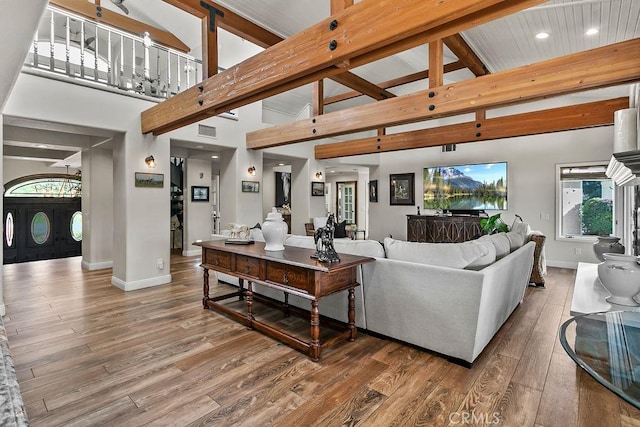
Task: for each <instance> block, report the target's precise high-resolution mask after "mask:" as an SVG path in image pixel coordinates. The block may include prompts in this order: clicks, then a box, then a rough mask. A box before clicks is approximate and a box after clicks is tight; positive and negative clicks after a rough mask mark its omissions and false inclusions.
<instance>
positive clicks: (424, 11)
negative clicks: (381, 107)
mask: <svg viewBox="0 0 640 427" xmlns="http://www.w3.org/2000/svg"><path fill="white" fill-rule="evenodd" d="M185 1H186V0H185ZM541 3H544V0H485V1H483V2H478V1H477V0H456V1H441V0H401V1H400V0H363V1H361V2H359V3H357V4H355V5H353V6H351V7H348V8H346V9H345V10H344V11H342V12H340V13H337V14H336V15H334V16H332V17H331V18H328V19H326V20H323V21H321V22H320V23H318V24H316V25H314V26H312V27H310V28H309V29H307V30H305V31H303V32H301V33H298V34H296V35H294V36H292V37H290V38H288V39H286V40H284V41H282V42H280V43H278V44H277V45H275V46H272V47H271V48H269V49H267V50H265V51H264V52H261V53H260V54H258V55H255V56H254V57H252V58H249V59H247V60H246V61H244V62H242V63H241V64H238V65H236V66H234V67H233V68H232V69H229V70H226V71H225V72H222V73H219V74H217V75H215V76H212V77H210V78H208V79H207V80H205V81H204V82H202V84H200V85H199V86H197V87H193V88H190V89H188V90H186V91H184V92H182V93H179V94H177V95H176V96H174V97H172V98H170V99H168V100H166V101H164V102H163V103H161V104H159V105H157V106H155V107H153V108H151V109H149V110H146V111H144V112H143V113H142V131H143V133H148V132H153V133H154V134H160V133H164V132H167V131H169V130H172V129H175V128H177V127H181V126H185V125H187V124H190V123H194V122H197V121H199V120H201V119H202V118H205V117H208V116H210V115H212V114H219V113H220V112H222V111H224V110H225V109H229V108H234V107H238V106H241V105H246V104H248V103H251V102H253V101H255V100H256V99H264V98H265V97H266V96H267V94H274V93H281V92H283V91H285V90H288V89H290V88H291V86H292V85H295V86H293V87H297V86H300V85H302V84H307V83H310V82H312V81H314V80H319V79H320V78H323V77H329V76H333V75H335V74H338V73H339V72H341V71H343V70H341V69H339V70H337V71H335V70H332V69H335V67H336V66H337V65H339V66H340V67H343V68H353V67H356V66H358V64H359V63H360V65H362V63H366V62H371V61H373V60H375V59H376V58H377V57H385V56H389V55H391V54H393V53H397V52H398V51H401V50H406V49H408V48H410V47H414V46H417V45H419V44H424V43H428V42H431V41H434V40H437V39H439V38H444V37H447V36H451V35H453V34H456V33H459V32H460V31H463V30H465V29H467V28H470V27H472V26H476V25H480V24H482V23H485V22H488V21H490V20H493V19H496V18H499V17H501V16H505V15H508V14H511V13H515V12H517V11H520V10H523V9H526V8H528V7H531V6H535V5H537V4H541ZM381 14H384V16H385V19H384V20H380V19H379V17H380V15H381ZM332 20H336V21H337V22H338V26H337V28H335V29H333V30H331V29H330V27H329V24H330V22H331V21H332ZM334 40H335V42H336V47H335V49H333V50H331V47H330V46H332V45H333V43H331V42H332V41H334ZM294 52H295V55H294V54H293V53H294ZM380 55H382V56H380ZM378 59H379V58H378ZM364 61H366V62H364ZM265 64H269V67H265ZM310 78H312V79H311V80H310ZM388 101H389V99H387V100H385V101H384V102H388ZM232 106H233V107H232Z"/></svg>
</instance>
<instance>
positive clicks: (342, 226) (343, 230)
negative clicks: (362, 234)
mask: <svg viewBox="0 0 640 427" xmlns="http://www.w3.org/2000/svg"><path fill="white" fill-rule="evenodd" d="M333 237H335V238H340V237H347V220H346V219H345V220H344V221H342V222H341V223H339V224H336V229H335V231H334V232H333Z"/></svg>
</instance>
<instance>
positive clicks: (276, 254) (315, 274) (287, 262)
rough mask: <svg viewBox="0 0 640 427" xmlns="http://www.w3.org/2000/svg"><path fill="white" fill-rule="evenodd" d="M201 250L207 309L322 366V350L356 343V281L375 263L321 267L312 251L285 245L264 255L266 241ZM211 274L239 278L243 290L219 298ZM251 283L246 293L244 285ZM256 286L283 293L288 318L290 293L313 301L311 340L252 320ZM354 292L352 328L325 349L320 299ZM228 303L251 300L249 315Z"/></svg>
mask: <svg viewBox="0 0 640 427" xmlns="http://www.w3.org/2000/svg"><path fill="white" fill-rule="evenodd" d="M194 244H195V245H197V246H201V247H202V264H201V266H202V268H203V269H204V284H203V294H204V296H203V298H202V305H203V307H204V308H205V309H211V310H216V311H220V312H222V313H225V314H227V315H229V316H231V317H232V318H234V319H236V320H238V321H240V322H242V323H244V324H245V325H247V326H248V327H249V328H252V329H256V330H258V331H260V332H263V333H265V334H266V335H269V336H272V337H274V338H277V339H279V340H281V341H283V342H284V343H286V344H288V345H290V346H291V347H293V348H295V349H297V350H299V351H304V352H308V354H309V356H310V357H311V358H312V359H313V360H314V361H318V360H319V358H320V352H321V350H322V348H325V347H329V346H331V345H333V344H336V343H338V342H340V341H343V340H345V339H348V340H349V341H353V340H355V338H356V326H355V317H356V315H355V292H354V288H355V287H356V286H359V283H358V282H356V271H357V267H358V266H359V265H361V264H364V263H367V262H372V261H374V258H369V257H361V256H355V255H345V254H340V262H338V263H332V264H324V263H320V262H317V261H316V260H314V259H312V258H311V257H310V256H311V254H313V253H314V251H313V250H311V249H304V248H297V247H293V246H285V250H284V251H265V250H264V243H263V242H255V243H253V244H250V245H231V244H226V243H225V242H224V240H213V241H208V242H197V243H194ZM209 270H214V271H220V272H223V273H226V274H230V275H233V276H236V277H238V278H239V279H240V287H239V289H238V291H236V292H232V293H230V294H225V295H220V296H216V297H210V296H209ZM244 280H246V281H247V288H246V289H244V286H243V282H244ZM253 283H258V284H260V285H263V286H267V287H270V288H273V289H277V290H280V291H282V292H284V296H285V301H284V304H283V307H282V308H283V310H284V312H285V314H287V313H288V309H289V307H288V296H289V294H293V295H297V296H299V297H302V298H305V299H308V300H310V302H311V313H310V314H311V316H310V317H311V340H310V341H309V342H306V341H303V340H301V339H298V338H297V337H294V336H293V335H289V334H287V333H286V332H284V331H282V330H280V329H276V328H275V327H273V326H271V325H268V324H266V323H264V322H261V321H259V320H256V319H255V318H254V315H253V299H254V298H253V297H254V294H253ZM345 290H347V291H348V292H349V296H348V298H349V303H348V310H347V314H348V319H349V322H348V325H347V330H345V331H344V332H342V333H341V334H340V335H338V336H336V337H334V338H332V339H330V340H327V341H326V342H324V343H323V344H320V313H319V310H318V300H319V299H320V298H323V297H325V296H328V295H331V294H334V293H336V292H340V291H345ZM229 298H240V299H241V300H242V299H244V300H246V303H247V312H246V313H241V312H238V311H236V310H234V309H232V308H230V307H228V306H226V305H224V304H221V303H219V301H223V300H226V299H229Z"/></svg>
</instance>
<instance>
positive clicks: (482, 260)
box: [465, 236, 496, 270]
mask: <svg viewBox="0 0 640 427" xmlns="http://www.w3.org/2000/svg"><path fill="white" fill-rule="evenodd" d="M487 237H488V236H482V237H480V238H479V239H476V240H472V242H473V243H475V244H476V245H481V246H482V247H484V248H485V250H486V251H487V254H486V255H484V256H481V257H479V258H478V259H476V260H475V261H473V262H472V263H471V264H469V265H467V266H466V267H465V268H466V269H469V270H482V269H483V268H485V267H487V266H489V265H491V264H493V263H494V262H496V247H495V246H494V245H493V243H492V242H491V240H489V239H487Z"/></svg>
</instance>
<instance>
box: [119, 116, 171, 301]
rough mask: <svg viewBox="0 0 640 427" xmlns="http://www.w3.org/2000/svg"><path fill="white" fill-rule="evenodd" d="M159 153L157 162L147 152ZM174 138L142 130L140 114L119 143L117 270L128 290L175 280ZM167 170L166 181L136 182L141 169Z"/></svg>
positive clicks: (150, 171)
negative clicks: (156, 183) (172, 212)
mask: <svg viewBox="0 0 640 427" xmlns="http://www.w3.org/2000/svg"><path fill="white" fill-rule="evenodd" d="M149 155H153V157H154V158H155V160H156V163H157V167H156V168H153V169H151V168H148V167H147V165H146V164H145V161H144V160H145V158H146V157H147V156H149ZM169 168H170V166H169V138H168V136H166V135H161V136H157V137H154V136H153V135H141V134H140V120H139V118H138V120H136V121H135V123H133V124H132V126H131V128H130V129H129V130H128V131H127V132H126V133H125V134H120V135H117V136H116V137H114V144H113V193H114V204H113V209H114V210H113V227H114V233H113V234H114V242H113V276H112V278H111V283H113V284H114V285H115V286H117V287H119V288H121V289H124V290H126V291H129V290H134V289H140V288H146V287H150V286H156V285H161V284H164V283H168V282H170V281H171V274H170V273H169V271H170V265H169V264H170V259H169V257H170V251H171V249H170V248H171V242H170V235H171V225H170V194H169V187H170V182H169V181H170V169H169ZM136 172H140V173H152V174H159V175H162V180H163V182H162V187H148V186H147V187H140V186H136V185H135V174H136Z"/></svg>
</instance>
